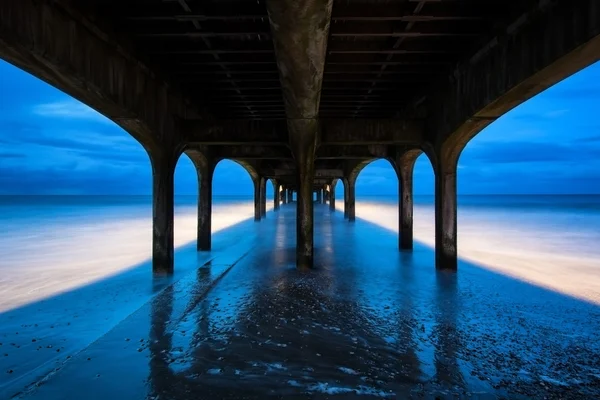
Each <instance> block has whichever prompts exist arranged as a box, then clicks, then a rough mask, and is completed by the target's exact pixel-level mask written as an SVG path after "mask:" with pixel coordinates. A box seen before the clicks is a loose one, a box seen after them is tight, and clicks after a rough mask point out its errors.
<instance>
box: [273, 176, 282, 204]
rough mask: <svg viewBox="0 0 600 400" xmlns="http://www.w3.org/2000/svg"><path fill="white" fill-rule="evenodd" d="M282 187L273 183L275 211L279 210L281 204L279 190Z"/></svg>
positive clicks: (275, 182)
mask: <svg viewBox="0 0 600 400" xmlns="http://www.w3.org/2000/svg"><path fill="white" fill-rule="evenodd" d="M280 188H281V185H280V184H279V183H277V181H275V180H274V181H273V209H274V210H279V202H280V193H279V189H280Z"/></svg>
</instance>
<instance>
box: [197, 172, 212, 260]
mask: <svg viewBox="0 0 600 400" xmlns="http://www.w3.org/2000/svg"><path fill="white" fill-rule="evenodd" d="M199 173H200V177H199V178H200V181H199V185H198V186H199V191H200V193H198V199H199V202H198V250H200V251H209V250H210V248H211V235H212V230H211V229H212V228H211V226H212V223H211V222H212V178H213V173H214V168H213V167H212V166H209V167H208V168H206V169H204V170H203V171H202V170H201V171H199Z"/></svg>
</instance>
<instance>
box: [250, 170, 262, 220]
mask: <svg viewBox="0 0 600 400" xmlns="http://www.w3.org/2000/svg"><path fill="white" fill-rule="evenodd" d="M260 181H261V179H260V178H256V179H253V180H252V183H254V220H255V221H260V218H261V214H260Z"/></svg>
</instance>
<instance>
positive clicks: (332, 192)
mask: <svg viewBox="0 0 600 400" xmlns="http://www.w3.org/2000/svg"><path fill="white" fill-rule="evenodd" d="M335 185H337V179H334V180H332V181H331V184H330V185H329V188H330V189H329V209H330V210H331V211H335Z"/></svg>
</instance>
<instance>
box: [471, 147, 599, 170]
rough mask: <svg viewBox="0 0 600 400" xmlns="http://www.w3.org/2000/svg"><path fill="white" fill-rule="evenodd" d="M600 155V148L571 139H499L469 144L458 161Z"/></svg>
mask: <svg viewBox="0 0 600 400" xmlns="http://www.w3.org/2000/svg"><path fill="white" fill-rule="evenodd" d="M596 159H600V148H593V147H582V146H577V145H573V144H571V143H549V142H516V141H513V142H501V143H500V142H498V143H495V144H494V145H491V144H488V145H486V146H467V148H466V149H465V150H464V152H463V154H462V156H461V159H460V160H459V163H460V164H462V165H469V164H472V163H479V164H512V163H540V162H559V163H560V162H573V163H575V162H585V161H589V160H596Z"/></svg>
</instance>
